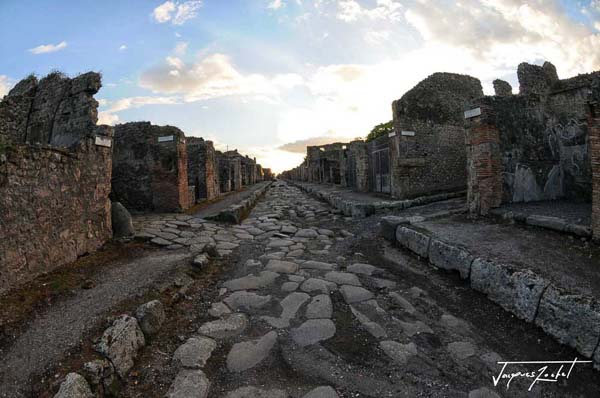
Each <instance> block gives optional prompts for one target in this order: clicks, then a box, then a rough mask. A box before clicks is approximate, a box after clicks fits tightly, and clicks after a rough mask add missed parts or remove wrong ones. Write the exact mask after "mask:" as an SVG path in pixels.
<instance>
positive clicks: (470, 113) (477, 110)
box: [465, 108, 481, 119]
mask: <svg viewBox="0 0 600 398" xmlns="http://www.w3.org/2000/svg"><path fill="white" fill-rule="evenodd" d="M476 116H481V108H475V109H470V110H468V111H465V119H471V118H473V117H476Z"/></svg>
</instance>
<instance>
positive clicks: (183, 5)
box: [152, 0, 202, 25]
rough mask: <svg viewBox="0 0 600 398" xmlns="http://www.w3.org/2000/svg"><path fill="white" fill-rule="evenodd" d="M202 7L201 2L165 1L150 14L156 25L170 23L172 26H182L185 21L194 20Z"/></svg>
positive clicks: (197, 0) (193, 0)
mask: <svg viewBox="0 0 600 398" xmlns="http://www.w3.org/2000/svg"><path fill="white" fill-rule="evenodd" d="M200 7H202V1H200V0H190V1H183V2H180V1H170V0H169V1H165V2H164V3H162V4H161V5H159V6H158V7H156V8H155V9H154V11H153V12H152V16H153V17H154V20H155V21H156V22H158V23H166V22H171V23H172V24H173V25H183V24H184V23H185V22H186V21H187V20H189V19H192V18H195V17H196V15H198V10H199V9H200Z"/></svg>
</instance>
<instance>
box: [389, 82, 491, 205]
mask: <svg viewBox="0 0 600 398" xmlns="http://www.w3.org/2000/svg"><path fill="white" fill-rule="evenodd" d="M482 96H483V90H482V88H481V83H480V81H479V80H478V79H476V78H473V77H471V76H465V75H457V74H452V73H436V74H433V75H431V76H429V77H428V78H427V79H425V80H423V81H422V82H420V83H419V84H417V86H415V87H414V88H413V89H412V90H410V91H408V92H407V93H406V94H405V95H404V96H403V97H402V98H401V99H400V100H397V101H394V103H393V104H392V111H393V121H394V130H395V134H396V136H395V137H393V139H392V142H391V145H392V150H391V155H392V159H391V170H392V177H391V180H392V196H393V197H396V198H400V199H407V198H413V197H417V196H423V195H430V194H435V193H439V192H449V191H457V190H462V189H465V188H466V187H467V171H466V170H467V159H466V153H465V149H464V143H465V130H464V121H463V110H464V108H465V105H466V104H467V103H468V102H469V101H472V100H474V99H476V98H479V97H482Z"/></svg>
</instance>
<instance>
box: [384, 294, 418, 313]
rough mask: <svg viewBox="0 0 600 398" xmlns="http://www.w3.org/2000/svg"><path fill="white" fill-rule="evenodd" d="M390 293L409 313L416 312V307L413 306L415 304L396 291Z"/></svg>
mask: <svg viewBox="0 0 600 398" xmlns="http://www.w3.org/2000/svg"><path fill="white" fill-rule="evenodd" d="M389 295H390V297H391V298H392V299H393V300H394V302H395V303H396V304H398V305H399V306H400V307H401V308H402V309H403V310H404V311H406V312H408V313H409V314H414V313H415V311H416V310H415V307H413V305H412V304H411V303H410V302H409V301H408V300H406V299H405V298H404V297H402V296H401V295H400V294H398V293H396V292H390V294H389Z"/></svg>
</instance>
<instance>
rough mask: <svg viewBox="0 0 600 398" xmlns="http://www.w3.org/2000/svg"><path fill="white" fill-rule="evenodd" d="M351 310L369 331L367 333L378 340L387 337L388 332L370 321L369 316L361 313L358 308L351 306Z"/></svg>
mask: <svg viewBox="0 0 600 398" xmlns="http://www.w3.org/2000/svg"><path fill="white" fill-rule="evenodd" d="M350 310H351V311H352V313H353V314H354V316H355V317H356V319H358V321H359V322H360V323H361V324H362V325H363V327H364V328H365V329H366V330H367V332H369V333H370V334H371V335H372V336H373V337H375V338H376V339H381V338H386V337H387V332H386V331H385V329H384V328H383V327H382V326H381V325H380V324H378V323H377V322H375V321H372V320H371V319H369V317H368V316H366V315H365V314H363V313H362V312H360V311H359V310H358V309H357V308H356V307H354V306H352V305H351V306H350Z"/></svg>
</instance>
